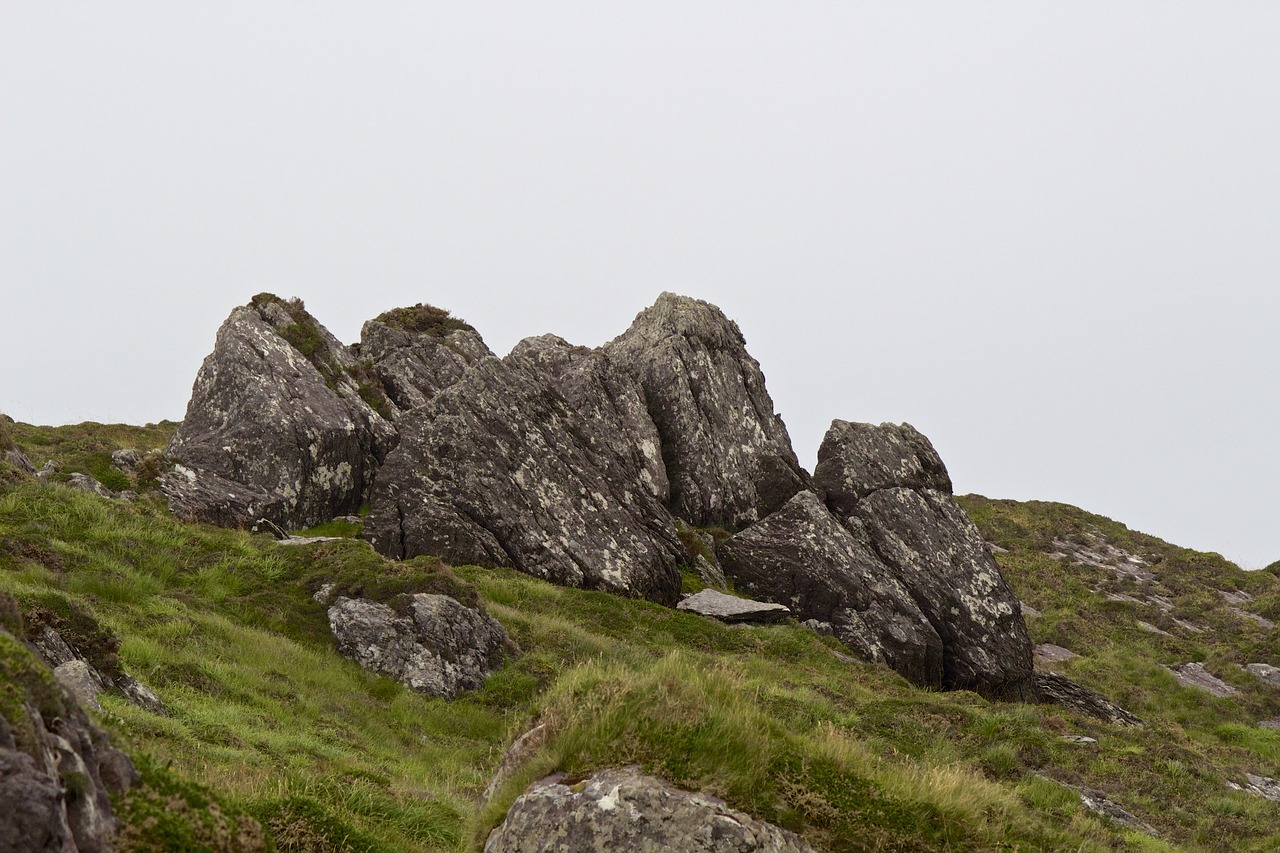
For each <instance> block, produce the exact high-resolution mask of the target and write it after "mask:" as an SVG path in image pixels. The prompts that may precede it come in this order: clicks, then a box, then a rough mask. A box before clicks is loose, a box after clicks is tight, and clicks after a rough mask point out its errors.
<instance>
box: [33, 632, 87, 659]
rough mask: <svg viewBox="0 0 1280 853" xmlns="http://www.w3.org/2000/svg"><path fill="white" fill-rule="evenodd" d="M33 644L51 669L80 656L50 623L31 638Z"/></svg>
mask: <svg viewBox="0 0 1280 853" xmlns="http://www.w3.org/2000/svg"><path fill="white" fill-rule="evenodd" d="M31 645H33V646H35V649H36V652H37V653H38V654H39V655H40V657H41V658H42V659H43V660H44V662H45V664H46V665H47V666H48V667H49V668H50V669H56V668H58V667H59V666H62V665H63V664H64V663H67V662H68V661H73V660H75V659H76V658H77V657H78V656H77V655H76V653H75V650H73V649H72V648H71V646H69V645H67V641H66V640H64V639H62V635H61V634H59V633H58V632H57V631H55V630H54V629H53V628H52V627H50V626H48V625H45V626H44V627H43V628H41V629H40V632H39V633H38V634H36V635H35V636H34V637H33V638H32V639H31Z"/></svg>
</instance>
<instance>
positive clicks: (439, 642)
mask: <svg viewBox="0 0 1280 853" xmlns="http://www.w3.org/2000/svg"><path fill="white" fill-rule="evenodd" d="M329 629H330V630H331V631H332V632H333V636H334V639H336V640H337V643H338V651H339V652H341V653H342V654H343V655H344V656H346V657H348V658H351V659H352V660H354V661H355V662H356V663H358V664H360V665H361V666H362V667H364V668H365V669H368V670H371V671H372V672H377V673H379V674H381V675H386V676H390V677H391V678H394V679H396V680H397V681H401V682H403V683H404V684H406V685H408V686H409V687H410V688H412V689H413V690H417V691H418V692H420V693H426V694H428V695H431V696H439V697H442V698H445V699H452V698H453V697H454V696H456V695H457V694H458V693H459V692H460V691H462V690H473V689H475V688H477V687H480V686H481V685H482V684H484V678H485V676H486V675H488V674H489V673H490V672H492V671H493V670H495V669H497V668H498V667H499V666H501V665H502V663H503V661H504V660H506V659H507V658H508V657H510V656H511V654H512V652H513V651H514V650H515V645H514V644H513V643H512V642H511V640H510V638H509V637H508V636H507V632H506V630H505V629H503V627H502V625H501V624H499V623H498V621H497V620H496V619H494V618H493V617H492V616H489V615H488V614H487V613H485V612H484V611H482V610H480V609H478V608H474V607H467V606H466V605H464V604H462V603H461V602H459V601H457V600H456V599H453V598H451V597H449V596H447V595H434V594H431V593H425V592H423V593H418V594H416V595H413V596H409V597H407V599H406V600H405V601H404V603H403V606H402V607H401V608H399V609H398V610H397V609H393V608H392V607H390V606H388V605H386V604H382V603H380V602H376V601H367V600H365V599H358V598H345V597H342V598H339V599H338V600H337V601H335V602H334V603H333V604H332V605H331V606H330V607H329Z"/></svg>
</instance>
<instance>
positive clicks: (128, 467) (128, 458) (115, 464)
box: [111, 449, 142, 472]
mask: <svg viewBox="0 0 1280 853" xmlns="http://www.w3.org/2000/svg"><path fill="white" fill-rule="evenodd" d="M141 461H142V454H141V453H139V452H138V451H136V450H129V449H125V450H116V451H113V452H112V454H111V467H112V468H115V469H116V470H118V471H124V472H131V471H134V470H135V469H136V468H137V467H138V463H139V462H141Z"/></svg>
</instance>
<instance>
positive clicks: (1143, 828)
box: [1060, 783, 1160, 838]
mask: <svg viewBox="0 0 1280 853" xmlns="http://www.w3.org/2000/svg"><path fill="white" fill-rule="evenodd" d="M1060 784H1061V783H1060ZM1068 787H1070V788H1072V789H1073V790H1075V792H1076V793H1077V794H1078V795H1079V796H1080V804H1081V805H1082V806H1084V807H1085V808H1086V809H1088V810H1089V811H1091V812H1093V813H1094V814H1096V815H1099V816H1100V817H1104V818H1106V819H1107V820H1111V821H1115V822H1116V823H1118V824H1119V825H1120V826H1123V827H1125V828H1127V829H1136V830H1137V831H1139V832H1143V833H1146V834H1147V835H1150V836H1152V837H1153V838H1159V837H1160V833H1158V832H1156V830H1155V827H1153V826H1152V825H1151V824H1149V823H1147V822H1146V821H1145V820H1143V819H1142V818H1140V817H1137V816H1136V815H1134V814H1133V813H1132V812H1130V811H1129V810H1128V809H1126V808H1125V807H1124V806H1122V805H1120V804H1119V803H1117V802H1116V801H1115V800H1113V799H1111V798H1110V797H1108V796H1107V795H1106V794H1104V793H1102V792H1101V791H1099V790H1096V789H1094V788H1087V787H1085V786H1083V785H1069V786H1068Z"/></svg>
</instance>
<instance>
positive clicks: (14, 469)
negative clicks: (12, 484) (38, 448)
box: [0, 412, 36, 483]
mask: <svg viewBox="0 0 1280 853" xmlns="http://www.w3.org/2000/svg"><path fill="white" fill-rule="evenodd" d="M12 423H13V419H12V418H10V417H9V416H8V415H6V414H4V413H2V412H0V483H4V482H5V481H7V480H11V479H12V480H21V479H25V478H27V477H34V476H35V475H36V467H35V466H34V465H32V464H31V460H30V459H28V458H27V455H26V454H25V453H23V452H22V450H21V449H20V448H19V447H18V445H17V444H15V443H14V441H13V437H12V436H11V435H10V434H9V426H10V424H12Z"/></svg>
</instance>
